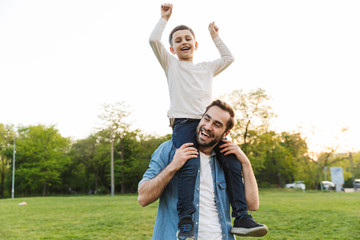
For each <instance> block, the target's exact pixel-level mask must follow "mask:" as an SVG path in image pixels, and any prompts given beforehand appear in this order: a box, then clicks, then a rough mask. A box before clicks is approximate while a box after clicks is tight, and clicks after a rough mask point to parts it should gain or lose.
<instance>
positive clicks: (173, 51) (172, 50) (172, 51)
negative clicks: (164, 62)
mask: <svg viewBox="0 0 360 240" xmlns="http://www.w3.org/2000/svg"><path fill="white" fill-rule="evenodd" d="M170 52H171V53H172V54H174V55H175V54H176V52H175V50H174V48H173V47H170Z"/></svg>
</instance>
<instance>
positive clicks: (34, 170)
mask: <svg viewBox="0 0 360 240" xmlns="http://www.w3.org/2000/svg"><path fill="white" fill-rule="evenodd" d="M69 147H70V140H69V139H68V138H64V137H62V136H61V135H60V134H59V132H58V130H57V129H55V127H54V126H50V127H46V126H43V125H38V126H30V127H28V128H23V129H20V130H19V137H18V138H17V140H16V189H17V192H21V193H25V194H31V193H37V192H42V194H43V195H44V196H45V195H46V194H47V193H48V191H49V189H51V187H52V186H53V185H56V184H59V183H61V173H62V170H63V168H64V166H65V165H66V164H67V163H68V162H69V158H68V156H67V152H68V150H69Z"/></svg>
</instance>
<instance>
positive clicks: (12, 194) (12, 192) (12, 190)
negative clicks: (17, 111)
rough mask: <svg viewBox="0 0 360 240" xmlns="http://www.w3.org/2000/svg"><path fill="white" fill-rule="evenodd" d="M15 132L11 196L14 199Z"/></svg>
mask: <svg viewBox="0 0 360 240" xmlns="http://www.w3.org/2000/svg"><path fill="white" fill-rule="evenodd" d="M15 153H16V151H15V132H14V150H13V166H12V183H11V198H12V199H14V193H15Z"/></svg>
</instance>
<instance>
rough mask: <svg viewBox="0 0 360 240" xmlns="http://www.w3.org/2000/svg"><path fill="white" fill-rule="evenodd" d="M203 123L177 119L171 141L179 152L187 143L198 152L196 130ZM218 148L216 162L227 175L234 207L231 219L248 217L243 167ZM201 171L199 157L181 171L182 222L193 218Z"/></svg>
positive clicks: (179, 191) (179, 195)
mask: <svg viewBox="0 0 360 240" xmlns="http://www.w3.org/2000/svg"><path fill="white" fill-rule="evenodd" d="M199 122H200V119H188V118H177V119H175V122H174V126H173V134H172V140H173V143H174V145H175V147H176V148H180V147H181V146H182V145H183V144H184V143H189V142H191V143H193V144H194V147H196V148H197V142H196V127H197V125H198V124H199ZM221 144H222V143H221V142H220V143H219V144H218V145H217V146H216V147H215V149H214V150H215V152H216V158H217V159H218V161H219V162H220V164H221V166H222V168H223V169H224V172H225V179H226V186H227V187H226V188H227V192H228V196H229V200H230V204H231V207H232V216H233V217H240V216H241V215H243V214H247V204H246V201H245V189H244V183H243V181H242V174H241V173H242V166H241V163H240V162H239V160H237V158H236V157H235V155H233V154H231V155H228V156H224V154H222V153H220V149H219V145H221ZM198 169H199V157H198V158H193V159H190V160H188V161H187V162H186V163H185V164H184V166H183V167H182V168H181V169H180V170H179V171H178V203H177V211H178V215H179V218H180V219H181V218H182V217H184V216H189V215H192V214H193V213H194V212H195V211H196V208H195V206H194V205H193V200H194V189H195V181H196V175H197V171H198Z"/></svg>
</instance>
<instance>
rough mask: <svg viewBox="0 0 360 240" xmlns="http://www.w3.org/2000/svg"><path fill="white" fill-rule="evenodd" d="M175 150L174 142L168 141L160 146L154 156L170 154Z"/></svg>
mask: <svg viewBox="0 0 360 240" xmlns="http://www.w3.org/2000/svg"><path fill="white" fill-rule="evenodd" d="M173 148H174V145H173V141H172V140H168V141H165V142H163V143H161V144H160V146H159V147H158V148H157V149H156V150H155V152H154V154H164V153H169V152H171V150H172V149H173Z"/></svg>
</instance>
